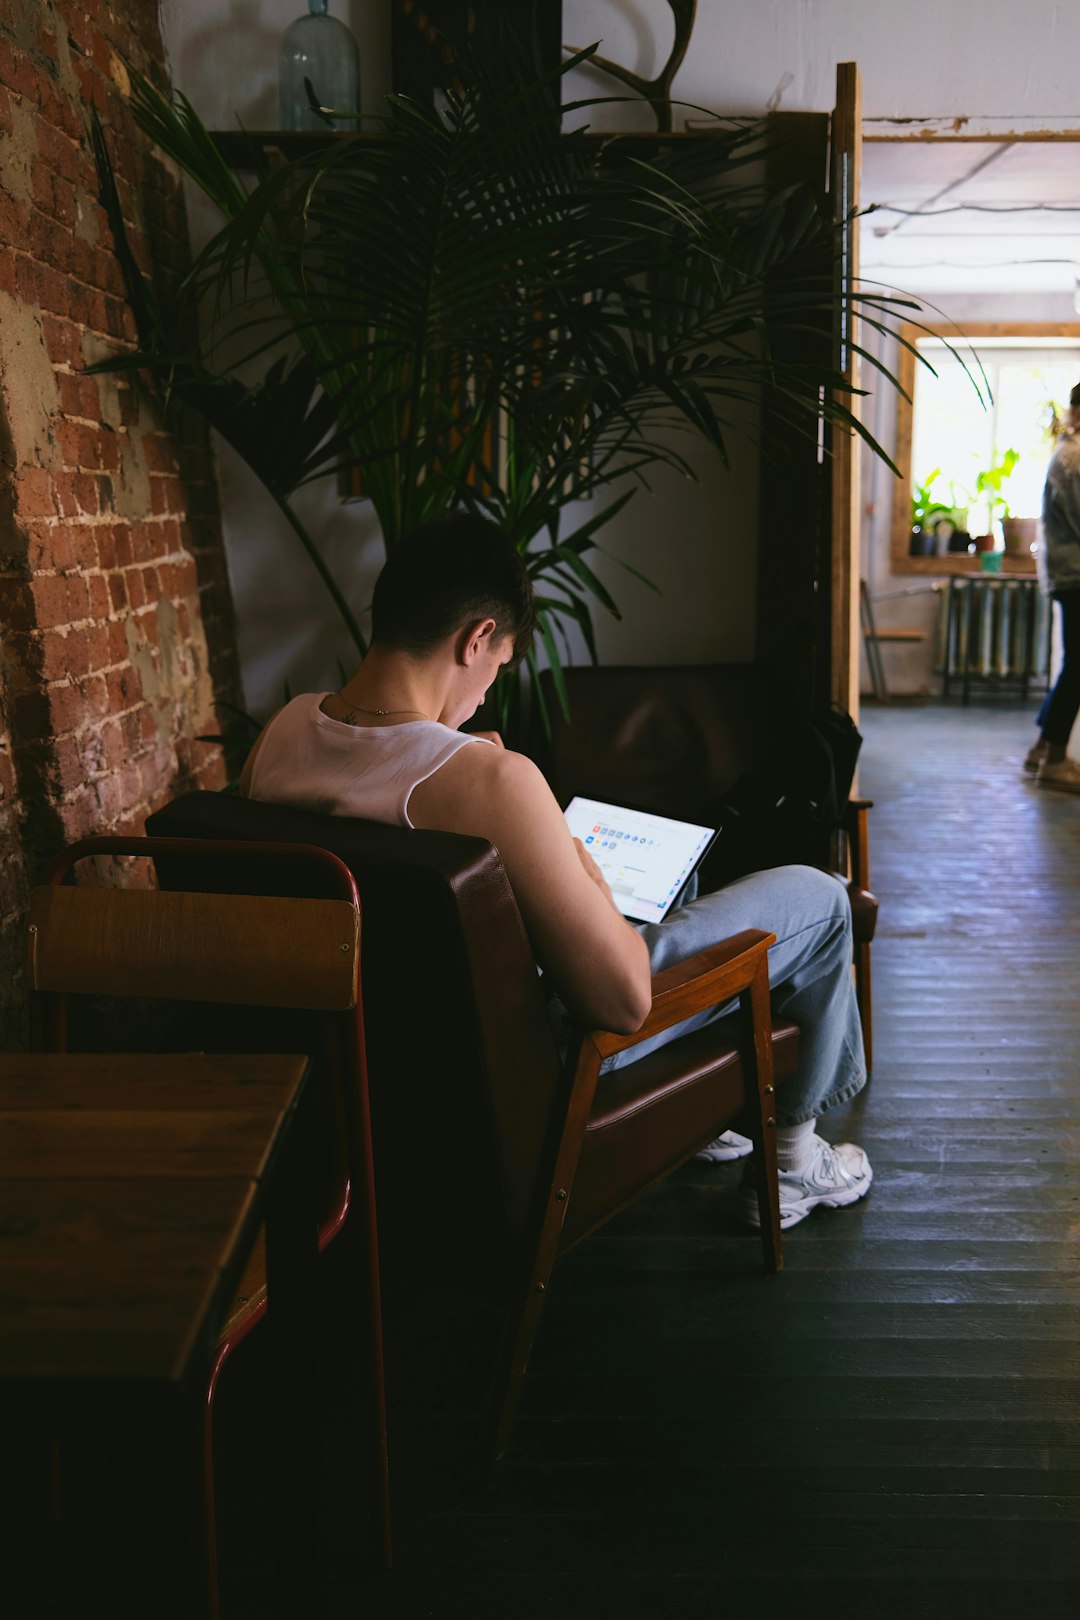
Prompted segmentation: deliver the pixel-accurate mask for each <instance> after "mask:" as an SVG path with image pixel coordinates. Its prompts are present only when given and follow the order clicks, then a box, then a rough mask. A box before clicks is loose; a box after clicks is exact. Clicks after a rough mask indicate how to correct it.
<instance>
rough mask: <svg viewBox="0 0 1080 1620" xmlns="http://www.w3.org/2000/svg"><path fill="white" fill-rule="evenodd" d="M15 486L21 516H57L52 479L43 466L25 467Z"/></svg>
mask: <svg viewBox="0 0 1080 1620" xmlns="http://www.w3.org/2000/svg"><path fill="white" fill-rule="evenodd" d="M15 487H16V492H17V493H16V501H17V503H18V512H19V516H20V517H21V518H36V517H55V516H56V510H57V508H56V501H55V500H54V499H53V486H52V479H51V478H50V476H49V474H48V473H47V472H46V471H45V469H44V468H43V467H24V468H23V470H22V472H21V473H20V474H19V477H18V480H17V482H16V486H15Z"/></svg>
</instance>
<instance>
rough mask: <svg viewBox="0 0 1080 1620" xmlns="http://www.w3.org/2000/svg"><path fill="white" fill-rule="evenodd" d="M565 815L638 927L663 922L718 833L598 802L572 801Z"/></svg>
mask: <svg viewBox="0 0 1080 1620" xmlns="http://www.w3.org/2000/svg"><path fill="white" fill-rule="evenodd" d="M563 814H564V816H565V817H566V822H567V825H568V826H569V828H570V831H571V832H572V833H573V835H574V837H575V838H580V839H581V842H582V843H583V844H584V845H585V848H586V849H587V850H588V852H589V854H590V855H591V856H592V858H593V860H594V861H595V862H596V864H597V866H599V868H600V870H601V872H602V873H603V874H604V877H605V878H606V880H607V882H608V885H609V887H610V889H611V893H612V896H613V897H614V900H615V904H616V905H617V906H618V908H619V910H620V911H621V912H622V914H623V916H624V917H629V918H630V919H631V920H632V921H634V922H661V921H662V920H663V918H664V917H665V916H666V914H667V912H668V911H669V910H670V908H671V907H672V905H673V904H674V903H675V899H676V897H677V895H678V893H679V890H680V889H681V888H682V886H683V884H684V883H685V882H686V880H687V878H688V877H689V876H690V874H691V873H692V872H693V870H694V868H695V867H696V866H697V865H698V862H699V861H700V860H701V858H702V856H703V855H704V854H705V852H706V850H707V849H708V848H709V845H710V844H711V843H712V841H713V839H714V838H715V837H716V829H715V828H714V827H698V826H696V825H695V824H694V823H692V822H689V821H673V820H672V819H671V818H670V817H668V816H657V815H653V814H652V813H651V812H650V811H646V810H630V809H627V808H626V806H624V805H617V804H605V803H604V802H603V801H602V800H600V799H582V798H574V799H571V800H570V803H569V804H568V805H567V807H566V809H565V810H564V811H563Z"/></svg>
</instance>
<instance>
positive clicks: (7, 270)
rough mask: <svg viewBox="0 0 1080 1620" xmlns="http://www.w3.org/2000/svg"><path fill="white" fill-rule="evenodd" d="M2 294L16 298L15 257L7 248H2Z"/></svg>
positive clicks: (0, 258) (0, 277)
mask: <svg viewBox="0 0 1080 1620" xmlns="http://www.w3.org/2000/svg"><path fill="white" fill-rule="evenodd" d="M0 292H4V293H7V295H8V297H9V298H14V297H15V255H14V253H13V252H12V250H11V249H10V248H7V247H0Z"/></svg>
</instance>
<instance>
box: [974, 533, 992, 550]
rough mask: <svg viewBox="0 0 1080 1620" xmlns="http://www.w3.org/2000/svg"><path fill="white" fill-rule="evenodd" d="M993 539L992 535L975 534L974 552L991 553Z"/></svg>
mask: <svg viewBox="0 0 1080 1620" xmlns="http://www.w3.org/2000/svg"><path fill="white" fill-rule="evenodd" d="M993 549H994V537H993V535H992V534H977V535H976V536H975V550H976V551H993Z"/></svg>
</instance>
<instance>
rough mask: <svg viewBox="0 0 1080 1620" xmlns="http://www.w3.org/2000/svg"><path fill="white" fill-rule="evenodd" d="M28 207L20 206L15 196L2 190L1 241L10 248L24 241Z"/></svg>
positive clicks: (0, 204)
mask: <svg viewBox="0 0 1080 1620" xmlns="http://www.w3.org/2000/svg"><path fill="white" fill-rule="evenodd" d="M27 212H28V211H27V209H25V208H20V206H19V204H18V203H17V202H16V201H15V199H14V197H10V196H9V195H8V194H7V192H6V191H3V190H0V242H5V243H6V244H7V246H8V247H9V249H10V248H14V246H15V244H16V243H18V244H19V245H20V246H22V245H23V243H24V238H25V234H26V216H27Z"/></svg>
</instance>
